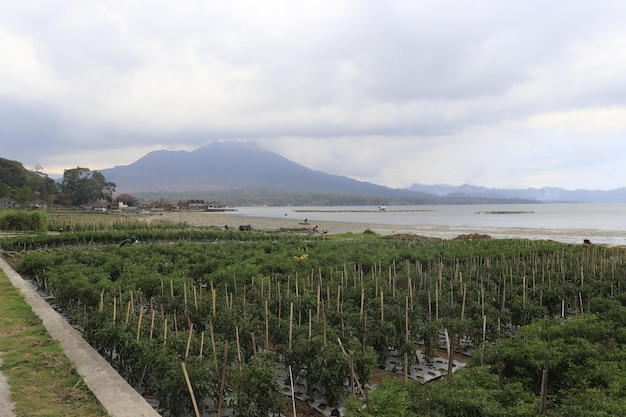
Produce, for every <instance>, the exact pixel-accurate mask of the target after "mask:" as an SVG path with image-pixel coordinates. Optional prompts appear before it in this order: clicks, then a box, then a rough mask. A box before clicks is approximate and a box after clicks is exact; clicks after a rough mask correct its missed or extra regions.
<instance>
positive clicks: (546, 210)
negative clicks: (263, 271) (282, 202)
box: [232, 204, 626, 245]
mask: <svg viewBox="0 0 626 417" xmlns="http://www.w3.org/2000/svg"><path fill="white" fill-rule="evenodd" d="M232 216H233V217H243V218H254V217H256V218H274V219H279V218H281V219H291V220H293V221H294V224H299V223H300V222H303V221H304V219H308V222H309V223H311V224H312V225H313V224H319V225H320V227H321V228H324V229H325V230H328V231H329V232H337V231H341V230H340V229H339V227H338V226H337V227H333V222H340V223H358V224H362V225H363V226H364V229H363V230H365V228H369V229H371V230H373V231H375V232H377V233H382V234H390V233H411V234H416V235H424V236H431V237H442V238H452V237H455V236H458V235H460V234H468V233H480V234H488V235H490V236H492V237H494V238H507V237H514V238H527V239H551V240H556V241H559V242H565V243H582V242H583V240H584V239H589V240H591V242H592V243H597V244H607V245H626V204H510V205H509V204H506V205H502V204H498V205H432V206H431V205H427V206H387V207H386V208H385V210H384V211H383V210H379V208H378V207H375V206H369V207H364V206H332V207H319V206H316V207H238V208H237V211H236V212H233V214H232Z"/></svg>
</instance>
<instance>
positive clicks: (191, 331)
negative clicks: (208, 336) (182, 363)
mask: <svg viewBox="0 0 626 417" xmlns="http://www.w3.org/2000/svg"><path fill="white" fill-rule="evenodd" d="M192 336H193V323H191V326H190V327H189V337H188V338H187V349H186V350H185V359H187V358H188V357H189V347H190V346H191V337H192Z"/></svg>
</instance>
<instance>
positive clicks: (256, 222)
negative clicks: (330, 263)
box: [155, 211, 621, 246]
mask: <svg viewBox="0 0 626 417" xmlns="http://www.w3.org/2000/svg"><path fill="white" fill-rule="evenodd" d="M155 218H158V219H159V220H164V219H165V220H167V221H171V222H177V223H187V224H188V225H190V226H215V227H225V226H228V227H229V228H231V229H233V228H234V229H237V228H238V227H239V226H241V225H245V226H247V225H250V227H251V228H252V229H257V230H263V231H268V232H277V231H281V230H283V231H284V230H298V231H301V232H303V233H306V232H307V231H308V230H310V229H312V228H314V227H315V226H317V230H318V232H326V233H331V234H339V233H363V232H365V231H366V230H369V231H372V232H374V233H376V234H379V235H385V236H388V235H414V236H424V237H433V238H441V239H454V238H456V237H458V236H462V235H473V234H476V235H488V236H491V237H492V238H502V239H507V238H514V239H531V240H555V241H558V242H562V243H580V244H582V243H583V242H584V240H585V239H588V238H589V236H595V235H597V234H602V235H606V236H607V238H613V237H614V236H621V233H619V232H609V231H597V230H584V229H539V228H523V227H469V226H454V225H433V224H408V225H407V224H378V223H359V222H346V221H331V220H320V221H308V222H307V223H308V224H304V223H305V222H304V221H303V219H301V218H300V217H298V218H297V219H296V218H294V216H292V215H289V214H288V213H285V216H284V218H275V217H271V218H270V217H262V216H259V217H256V216H250V215H242V214H239V213H238V212H237V211H231V212H191V213H190V212H167V213H158V215H155ZM592 243H595V242H594V241H593V240H592ZM598 243H600V244H606V242H598ZM612 246H615V245H612Z"/></svg>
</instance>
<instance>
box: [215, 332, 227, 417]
mask: <svg viewBox="0 0 626 417" xmlns="http://www.w3.org/2000/svg"><path fill="white" fill-rule="evenodd" d="M227 364H228V340H227V341H226V342H225V343H224V361H223V364H222V382H221V383H220V397H219V400H218V402H217V415H218V416H221V415H222V405H223V404H224V385H225V384H226V365H227Z"/></svg>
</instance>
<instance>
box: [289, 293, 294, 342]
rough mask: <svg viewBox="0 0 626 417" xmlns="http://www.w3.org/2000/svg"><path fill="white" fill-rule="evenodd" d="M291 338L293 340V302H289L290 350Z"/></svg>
mask: <svg viewBox="0 0 626 417" xmlns="http://www.w3.org/2000/svg"><path fill="white" fill-rule="evenodd" d="M292 340H293V302H292V303H289V350H291V342H292Z"/></svg>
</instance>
